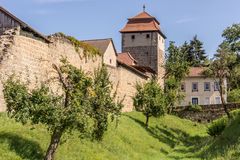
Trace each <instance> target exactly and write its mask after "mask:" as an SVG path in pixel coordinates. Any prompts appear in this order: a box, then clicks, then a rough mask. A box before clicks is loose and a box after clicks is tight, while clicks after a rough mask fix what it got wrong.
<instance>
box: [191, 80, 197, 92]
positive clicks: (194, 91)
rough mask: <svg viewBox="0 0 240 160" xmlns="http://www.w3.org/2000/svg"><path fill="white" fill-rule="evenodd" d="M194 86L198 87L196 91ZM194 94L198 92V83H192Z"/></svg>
mask: <svg viewBox="0 0 240 160" xmlns="http://www.w3.org/2000/svg"><path fill="white" fill-rule="evenodd" d="M194 85H196V89H194V87H193V86H194ZM192 92H198V82H192Z"/></svg>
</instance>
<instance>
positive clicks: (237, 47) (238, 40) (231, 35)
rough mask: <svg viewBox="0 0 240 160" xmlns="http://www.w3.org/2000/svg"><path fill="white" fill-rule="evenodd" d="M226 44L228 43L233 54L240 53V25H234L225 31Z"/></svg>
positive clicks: (223, 35)
mask: <svg viewBox="0 0 240 160" xmlns="http://www.w3.org/2000/svg"><path fill="white" fill-rule="evenodd" d="M222 37H223V38H224V42H226V43H228V44H229V46H230V48H231V50H232V51H233V52H236V53H239V52H240V23H238V24H233V25H232V26H230V27H228V28H226V29H225V30H224V31H223V34H222Z"/></svg>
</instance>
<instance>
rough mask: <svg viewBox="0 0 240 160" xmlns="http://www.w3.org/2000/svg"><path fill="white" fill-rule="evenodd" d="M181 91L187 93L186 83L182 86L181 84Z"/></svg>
mask: <svg viewBox="0 0 240 160" xmlns="http://www.w3.org/2000/svg"><path fill="white" fill-rule="evenodd" d="M181 91H182V92H185V91H186V88H185V83H182V84H181Z"/></svg>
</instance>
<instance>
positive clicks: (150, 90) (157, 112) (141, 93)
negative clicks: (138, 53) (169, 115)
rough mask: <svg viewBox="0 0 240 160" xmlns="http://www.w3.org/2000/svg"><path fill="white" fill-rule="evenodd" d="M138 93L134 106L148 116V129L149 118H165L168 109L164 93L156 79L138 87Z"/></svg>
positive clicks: (134, 99)
mask: <svg viewBox="0 0 240 160" xmlns="http://www.w3.org/2000/svg"><path fill="white" fill-rule="evenodd" d="M136 90H137V93H136V95H135V97H134V98H133V101H134V106H135V108H136V110H137V111H139V112H142V113H143V114H144V115H145V116H146V123H145V125H146V127H148V123H149V118H150V117H151V116H153V117H159V116H163V115H164V113H165V109H166V101H165V96H164V93H163V91H162V89H161V87H160V85H159V84H158V83H157V80H156V79H155V78H152V79H151V80H150V81H149V82H147V83H145V84H143V85H141V84H139V83H137V85H136Z"/></svg>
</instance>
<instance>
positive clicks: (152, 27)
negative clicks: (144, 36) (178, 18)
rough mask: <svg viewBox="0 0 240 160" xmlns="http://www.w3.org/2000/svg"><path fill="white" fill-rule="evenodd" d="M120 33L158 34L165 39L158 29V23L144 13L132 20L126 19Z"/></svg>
mask: <svg viewBox="0 0 240 160" xmlns="http://www.w3.org/2000/svg"><path fill="white" fill-rule="evenodd" d="M120 32H121V33H135V32H159V33H160V34H161V35H162V36H163V38H165V39H166V36H165V35H164V34H163V33H162V31H161V29H160V22H159V21H158V20H157V19H156V18H155V17H153V16H151V15H150V14H149V13H147V12H146V11H143V12H141V13H139V14H138V15H136V16H134V17H132V18H128V22H127V24H126V25H125V27H124V28H123V29H122V30H120Z"/></svg>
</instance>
